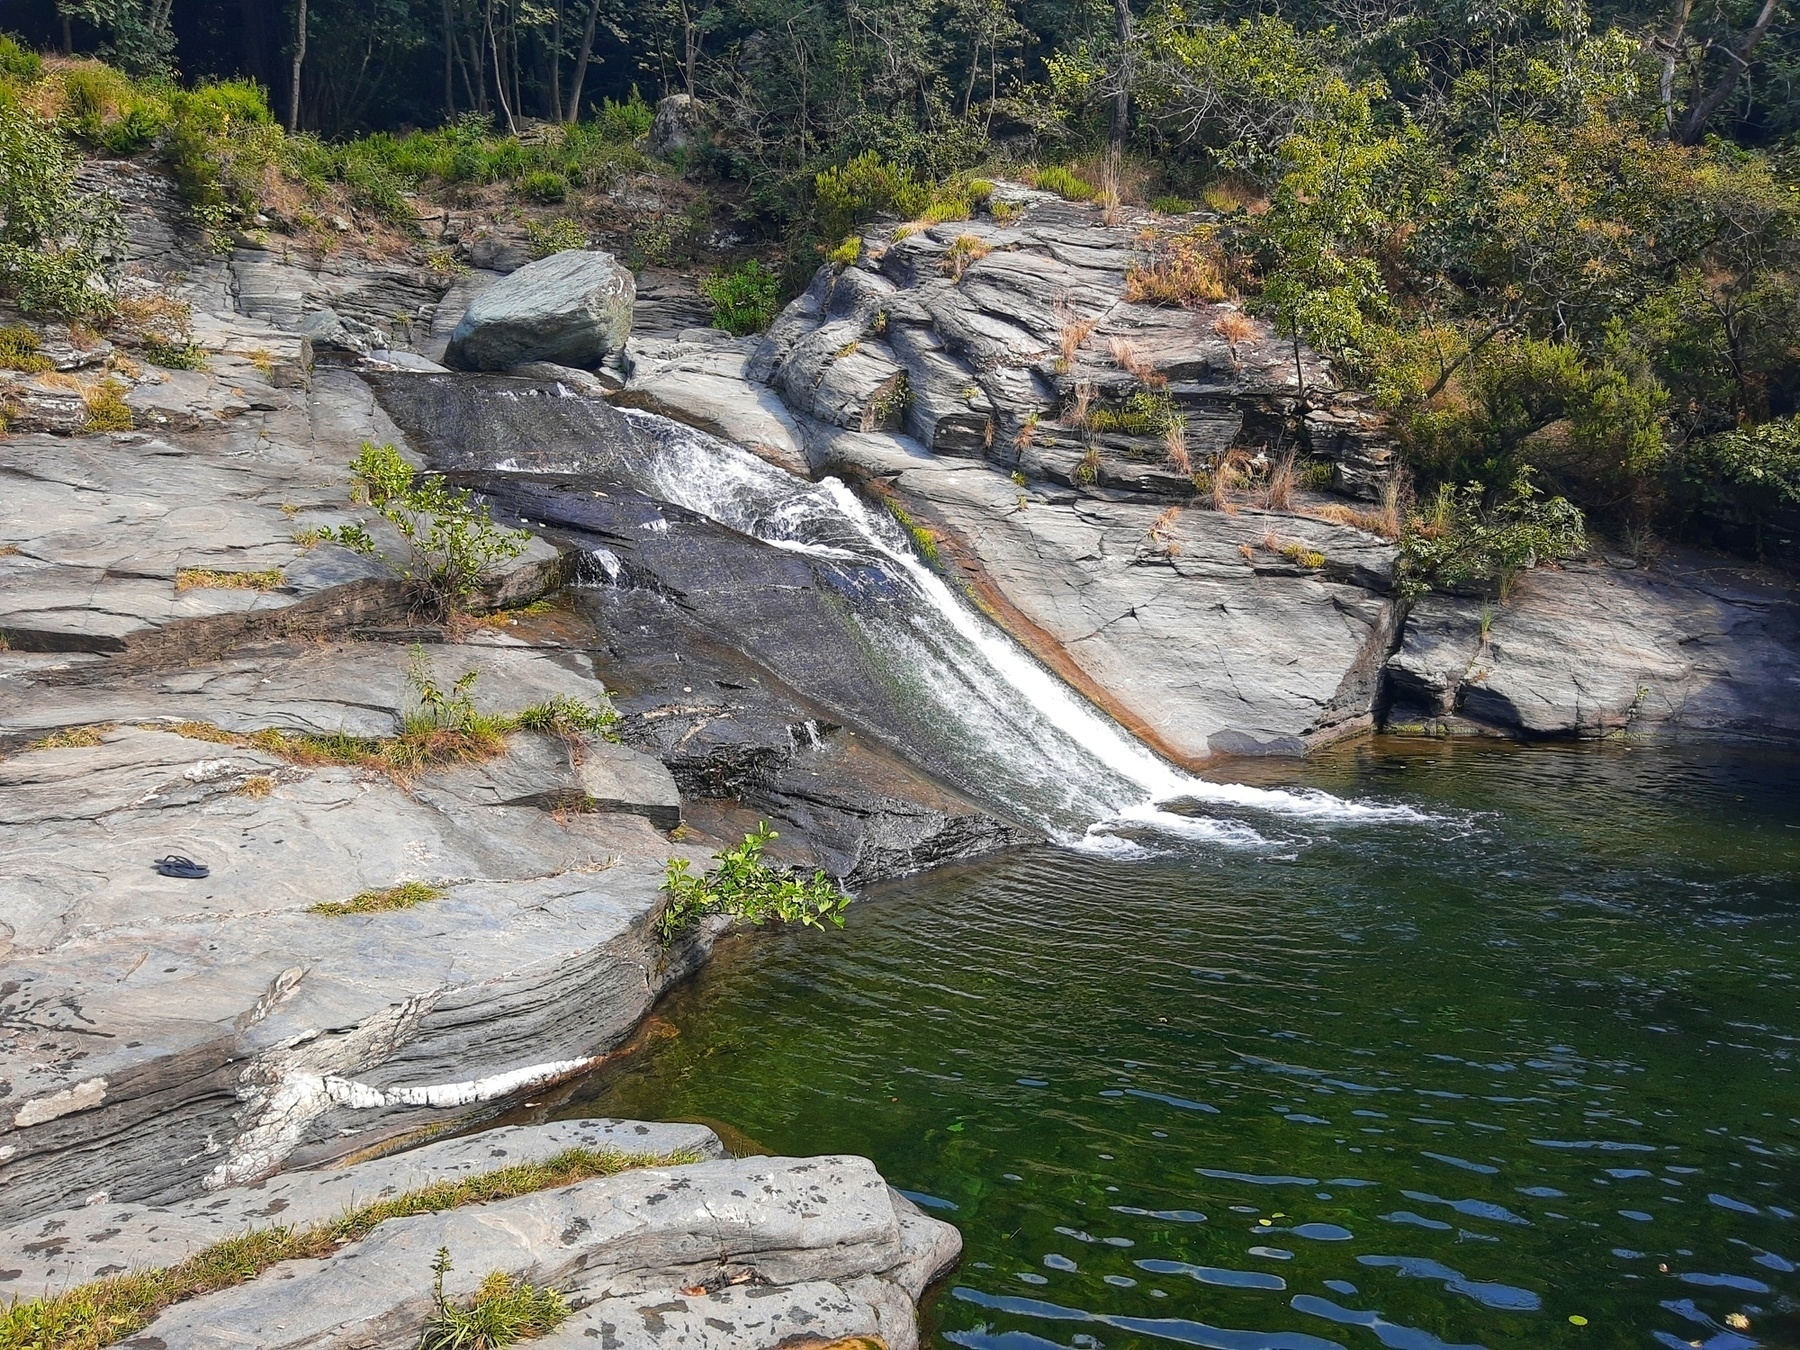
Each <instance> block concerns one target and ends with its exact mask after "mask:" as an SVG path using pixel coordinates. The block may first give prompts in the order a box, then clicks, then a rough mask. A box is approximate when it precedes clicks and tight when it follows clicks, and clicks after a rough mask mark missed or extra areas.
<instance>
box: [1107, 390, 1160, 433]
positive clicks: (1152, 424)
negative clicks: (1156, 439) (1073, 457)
mask: <svg viewBox="0 0 1800 1350" xmlns="http://www.w3.org/2000/svg"><path fill="white" fill-rule="evenodd" d="M1180 418H1181V414H1180V413H1179V412H1177V411H1176V409H1175V400H1174V399H1173V398H1171V397H1170V396H1169V392H1168V390H1166V389H1140V390H1138V391H1137V392H1136V393H1134V394H1132V395H1131V396H1130V397H1129V398H1127V399H1126V400H1125V402H1124V403H1123V404H1121V405H1119V406H1118V407H1094V408H1090V409H1089V410H1088V415H1087V429H1088V430H1089V431H1095V432H1104V431H1117V432H1123V433H1124V434H1125V435H1127V436H1166V435H1167V434H1168V432H1169V429H1170V428H1171V427H1173V426H1174V425H1175V424H1176V423H1177V422H1178V421H1179V420H1180Z"/></svg>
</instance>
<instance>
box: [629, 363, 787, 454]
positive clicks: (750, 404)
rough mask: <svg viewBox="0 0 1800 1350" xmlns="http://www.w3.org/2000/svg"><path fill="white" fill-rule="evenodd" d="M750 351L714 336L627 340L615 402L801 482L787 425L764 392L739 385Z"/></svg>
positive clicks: (781, 409) (777, 401)
mask: <svg viewBox="0 0 1800 1350" xmlns="http://www.w3.org/2000/svg"><path fill="white" fill-rule="evenodd" d="M758 345H759V339H756V338H731V337H729V336H727V335H726V334H724V333H720V332H718V330H716V329H714V330H709V331H708V336H706V337H704V338H702V339H701V340H693V339H684V338H681V337H676V338H654V337H653V338H646V337H642V336H638V337H634V338H632V340H631V343H630V345H629V346H628V347H627V348H626V351H625V357H626V370H627V373H628V387H627V391H626V393H625V394H624V395H623V396H622V397H620V398H619V399H617V400H615V401H616V402H618V403H620V404H623V405H626V406H629V407H637V408H643V409H645V410H647V411H649V412H654V413H661V414H662V415H663V416H665V417H673V418H675V419H676V420H677V421H681V422H686V423H688V424H689V425H690V426H696V427H699V428H700V429H701V430H702V431H705V432H707V433H709V434H711V435H714V436H718V437H720V438H722V439H724V440H728V441H732V442H734V443H735V444H738V445H741V446H743V447H744V448H745V449H746V450H751V451H754V452H755V453H756V454H758V455H761V456H762V457H763V458H764V459H766V460H768V461H769V462H770V463H772V464H779V465H780V466H781V467H782V468H784V469H786V470H788V471H789V472H790V473H797V474H801V475H804V474H805V473H806V472H807V468H806V452H805V450H804V448H803V447H802V444H801V438H800V431H799V428H798V427H797V426H796V425H795V424H794V419H793V417H792V416H791V415H790V414H789V412H788V410H787V408H786V407H784V406H783V405H782V402H781V399H780V398H779V397H778V396H777V395H776V394H775V393H774V392H773V391H772V390H769V389H766V388H763V387H761V386H756V385H751V384H749V383H747V382H746V380H745V376H744V371H745V367H746V365H747V364H748V362H749V361H750V360H751V359H752V356H753V354H754V353H755V351H756V348H757V346H758Z"/></svg>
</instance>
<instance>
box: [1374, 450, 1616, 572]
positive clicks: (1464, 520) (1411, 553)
mask: <svg viewBox="0 0 1800 1350" xmlns="http://www.w3.org/2000/svg"><path fill="white" fill-rule="evenodd" d="M1586 543H1587V533H1586V522H1585V521H1584V519H1583V517H1582V514H1581V511H1580V510H1579V509H1578V508H1576V507H1575V506H1574V505H1573V504H1571V503H1570V502H1568V501H1566V500H1565V499H1563V498H1561V497H1551V498H1548V499H1545V498H1543V497H1542V496H1541V495H1540V494H1539V492H1538V490H1537V488H1536V487H1535V486H1534V485H1533V483H1532V481H1531V470H1530V469H1521V470H1519V473H1518V476H1517V477H1516V478H1514V480H1513V483H1512V487H1511V490H1510V491H1509V493H1508V494H1507V495H1506V496H1505V497H1504V498H1502V499H1501V500H1500V501H1499V502H1498V503H1497V504H1496V505H1494V506H1492V507H1489V506H1487V505H1486V504H1485V500H1484V493H1483V491H1482V488H1481V485H1480V484H1479V483H1465V484H1463V485H1462V486H1460V487H1458V486H1456V485H1454V484H1450V483H1446V484H1444V485H1443V486H1442V487H1441V488H1439V489H1438V494H1437V498H1436V500H1435V501H1434V503H1433V505H1432V510H1431V512H1430V514H1428V515H1415V516H1412V517H1411V518H1409V519H1408V520H1407V521H1406V523H1405V525H1404V526H1402V528H1401V531H1400V566H1399V568H1398V589H1399V591H1400V593H1401V594H1402V595H1404V596H1408V597H1416V596H1419V595H1423V594H1425V593H1426V592H1427V591H1432V590H1447V589H1450V588H1451V587H1455V586H1460V585H1466V584H1469V583H1486V582H1490V581H1491V582H1496V583H1498V586H1499V592H1500V599H1501V601H1502V602H1504V601H1505V600H1506V598H1507V595H1508V593H1509V592H1510V591H1511V589H1512V583H1513V579H1514V578H1515V577H1516V576H1517V575H1518V574H1519V573H1520V572H1521V571H1524V570H1525V569H1526V568H1529V567H1535V566H1537V564H1539V563H1542V562H1554V561H1556V560H1557V559H1559V558H1566V557H1568V556H1569V555H1570V554H1572V553H1576V552H1578V551H1580V550H1581V549H1582V548H1583V547H1585V546H1586Z"/></svg>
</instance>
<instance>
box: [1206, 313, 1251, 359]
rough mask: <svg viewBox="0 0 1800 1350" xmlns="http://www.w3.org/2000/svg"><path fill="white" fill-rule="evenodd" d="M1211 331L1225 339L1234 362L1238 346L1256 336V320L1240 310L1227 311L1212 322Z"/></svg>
mask: <svg viewBox="0 0 1800 1350" xmlns="http://www.w3.org/2000/svg"><path fill="white" fill-rule="evenodd" d="M1212 330H1213V332H1215V333H1217V334H1218V335H1219V336H1220V337H1222V338H1224V339H1225V345H1226V346H1227V347H1229V348H1231V359H1232V360H1234V361H1235V360H1237V349H1238V346H1239V344H1241V343H1244V342H1248V341H1249V340H1250V339H1251V338H1253V337H1255V336H1256V320H1254V319H1252V318H1251V317H1250V316H1249V315H1248V314H1246V313H1244V311H1243V310H1241V309H1228V310H1226V311H1225V312H1224V313H1223V314H1221V315H1219V317H1218V318H1216V319H1214V320H1213V325H1212Z"/></svg>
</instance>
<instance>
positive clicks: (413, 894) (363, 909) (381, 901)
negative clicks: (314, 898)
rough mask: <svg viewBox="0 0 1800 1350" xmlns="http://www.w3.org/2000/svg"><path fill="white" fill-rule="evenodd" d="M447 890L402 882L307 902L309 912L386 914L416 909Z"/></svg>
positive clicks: (423, 884) (417, 883) (420, 883)
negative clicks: (398, 910)
mask: <svg viewBox="0 0 1800 1350" xmlns="http://www.w3.org/2000/svg"><path fill="white" fill-rule="evenodd" d="M446 894H447V892H445V891H443V890H440V889H439V888H438V887H436V886H427V885H426V884H425V883H424V882H422V881H403V882H401V883H400V884H399V885H398V886H389V887H388V888H387V889H386V890H383V891H358V892H357V893H356V894H355V895H353V896H351V897H350V898H349V899H348V900H325V901H321V902H320V903H319V904H316V905H308V906H307V909H306V912H307V913H308V914H325V915H329V916H331V917H333V918H339V917H342V916H343V915H346V914H385V913H387V912H388V911H389V910H393V909H413V908H415V907H416V906H419V905H428V904H430V903H431V902H432V901H433V900H442V899H443V898H444V896H445V895H446Z"/></svg>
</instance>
